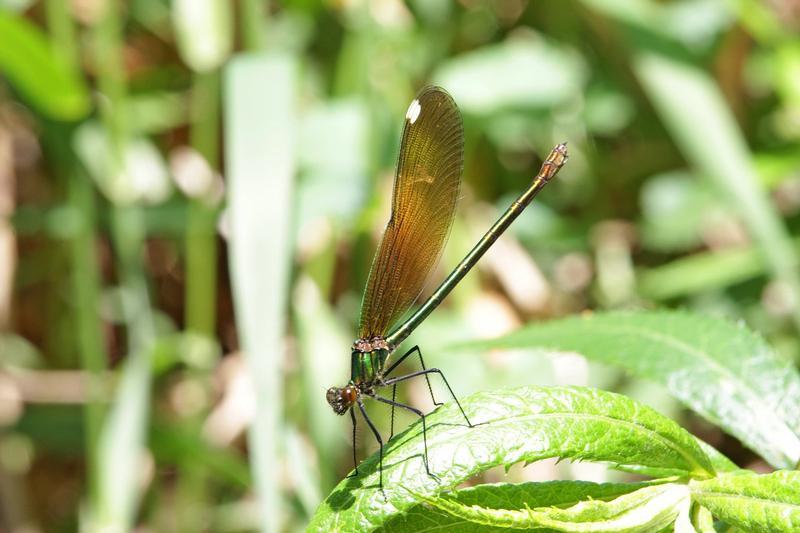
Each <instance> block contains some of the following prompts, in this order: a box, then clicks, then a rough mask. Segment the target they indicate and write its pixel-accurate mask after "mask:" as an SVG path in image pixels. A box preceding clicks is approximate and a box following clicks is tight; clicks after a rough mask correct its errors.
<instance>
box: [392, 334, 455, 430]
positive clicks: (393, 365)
mask: <svg viewBox="0 0 800 533" xmlns="http://www.w3.org/2000/svg"><path fill="white" fill-rule="evenodd" d="M414 352H417V355H418V356H419V364H420V365H422V370H427V369H426V368H425V360H424V359H423V358H422V352H421V351H420V349H419V345H417V346H414V347H413V348H411V349H410V350H409V351H407V352H406V353H405V354H403V356H402V357H401V358H400V359H398V360H397V361H395V362H394V363H393V364H392V365H391V366H390V367H389V368H388V369H387V370H386V371H385V372H384V373H383V376H384V377H387V376H389V375H390V374H391V373H392V371H393V370H394V369H395V368H397V366H398V365H399V364H400V363H402V362H403V361H405V360H406V358H407V357H408V356H409V355H411V354H412V353H414ZM425 381H426V382H427V383H428V392H430V393H431V401H432V402H433V405H442V402H437V401H436V397H435V396H434V395H433V387H431V380H429V379H428V375H427V374H426V375H425ZM392 414H394V408H393V409H392Z"/></svg>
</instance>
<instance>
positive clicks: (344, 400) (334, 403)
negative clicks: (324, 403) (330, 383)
mask: <svg viewBox="0 0 800 533" xmlns="http://www.w3.org/2000/svg"><path fill="white" fill-rule="evenodd" d="M325 397H326V398H327V399H328V404H329V405H330V406H331V408H332V409H333V412H334V413H336V414H337V415H343V414H345V413H346V412H347V411H348V410H349V409H350V408H351V407H352V406H353V404H354V403H356V399H357V398H358V389H357V388H356V386H355V385H347V386H346V387H331V388H330V389H328V392H327V393H326V395H325Z"/></svg>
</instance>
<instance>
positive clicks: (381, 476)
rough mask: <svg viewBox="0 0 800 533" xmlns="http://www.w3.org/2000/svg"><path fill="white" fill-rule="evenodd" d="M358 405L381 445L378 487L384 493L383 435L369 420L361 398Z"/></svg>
mask: <svg viewBox="0 0 800 533" xmlns="http://www.w3.org/2000/svg"><path fill="white" fill-rule="evenodd" d="M356 402H357V403H358V408H359V409H360V410H361V415H362V416H363V417H364V420H366V421H367V425H368V426H369V429H371V430H372V434H373V435H375V438H376V439H377V440H378V444H379V445H380V462H379V463H378V487H379V488H380V489H381V491H383V439H382V438H381V434H380V433H379V432H378V429H377V428H376V427H375V424H373V423H372V420H370V419H369V416H367V410H366V409H365V408H364V402H362V401H361V398H359V399H358V400H356Z"/></svg>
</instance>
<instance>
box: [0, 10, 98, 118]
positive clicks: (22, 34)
mask: <svg viewBox="0 0 800 533" xmlns="http://www.w3.org/2000/svg"><path fill="white" fill-rule="evenodd" d="M0 74H2V75H3V76H5V77H6V78H7V79H8V81H9V83H11V85H13V86H14V88H15V89H16V90H17V91H19V93H20V95H22V96H23V97H24V98H25V99H26V101H27V102H28V103H29V104H30V105H31V106H32V107H33V108H35V109H36V110H37V111H38V112H39V113H41V114H42V115H45V116H47V117H49V118H51V119H54V120H65V121H73V120H80V119H81V118H83V117H85V116H86V115H87V114H88V113H89V109H90V101H89V93H88V91H87V89H86V85H85V84H84V81H83V78H81V75H80V72H79V71H77V70H75V69H73V68H71V67H70V65H69V63H68V62H67V61H66V60H65V58H64V57H62V56H61V55H59V54H58V53H57V51H54V50H53V48H51V45H50V43H49V42H48V40H47V37H46V36H45V34H44V32H42V31H41V30H40V29H39V28H38V27H36V26H35V25H33V24H31V23H30V22H28V21H27V20H26V19H25V18H23V17H21V16H17V15H14V14H13V13H11V12H8V11H2V10H0ZM56 88H57V90H56Z"/></svg>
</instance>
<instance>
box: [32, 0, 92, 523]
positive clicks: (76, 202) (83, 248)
mask: <svg viewBox="0 0 800 533" xmlns="http://www.w3.org/2000/svg"><path fill="white" fill-rule="evenodd" d="M68 6H69V4H68V3H67V2H63V1H62V0H48V1H47V2H46V3H45V10H46V14H47V25H48V28H49V30H50V35H51V38H52V42H53V50H54V51H56V50H57V51H58V53H60V54H62V56H63V57H64V58H65V59H66V61H67V62H68V63H69V64H70V66H71V67H74V68H77V67H78V63H79V60H78V41H77V39H76V35H75V24H74V19H73V18H72V13H70V11H69V7H68ZM72 131H73V130H72V129H71V128H70V129H63V130H61V131H58V132H57V134H56V135H57V144H58V146H57V150H58V152H59V153H60V154H61V157H60V158H59V159H60V160H61V163H62V164H63V165H64V168H65V169H66V174H67V196H68V202H69V204H70V206H71V207H72V209H73V211H74V213H75V214H76V215H77V216H79V217H80V223H79V224H78V228H77V231H76V232H75V234H74V235H73V237H72V242H71V243H70V244H71V246H70V253H71V263H72V267H71V270H72V280H71V281H72V294H73V298H74V303H75V322H76V330H77V336H78V351H79V353H80V361H81V365H82V366H83V369H84V370H85V371H86V373H87V375H88V376H89V383H88V386H87V398H86V406H85V409H84V433H85V437H84V439H85V442H86V478H87V492H88V498H89V505H90V507H93V508H96V506H97V504H98V497H99V479H100V463H99V453H98V447H99V439H100V430H101V428H102V424H103V417H104V413H105V409H104V407H103V404H102V403H101V402H102V398H101V396H102V386H103V383H102V380H103V375H104V374H105V371H106V370H107V365H106V353H105V348H104V346H103V331H102V325H101V319H100V315H99V312H98V309H99V293H100V286H101V281H100V272H99V267H98V257H97V254H96V252H95V248H94V241H95V226H96V216H95V212H96V206H95V198H94V189H93V188H92V184H91V182H90V181H89V180H88V178H87V176H85V175H83V174H81V173H80V172H79V170H78V166H77V162H76V161H75V158H74V154H73V153H72V151H71V149H70V146H71V139H72Z"/></svg>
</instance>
